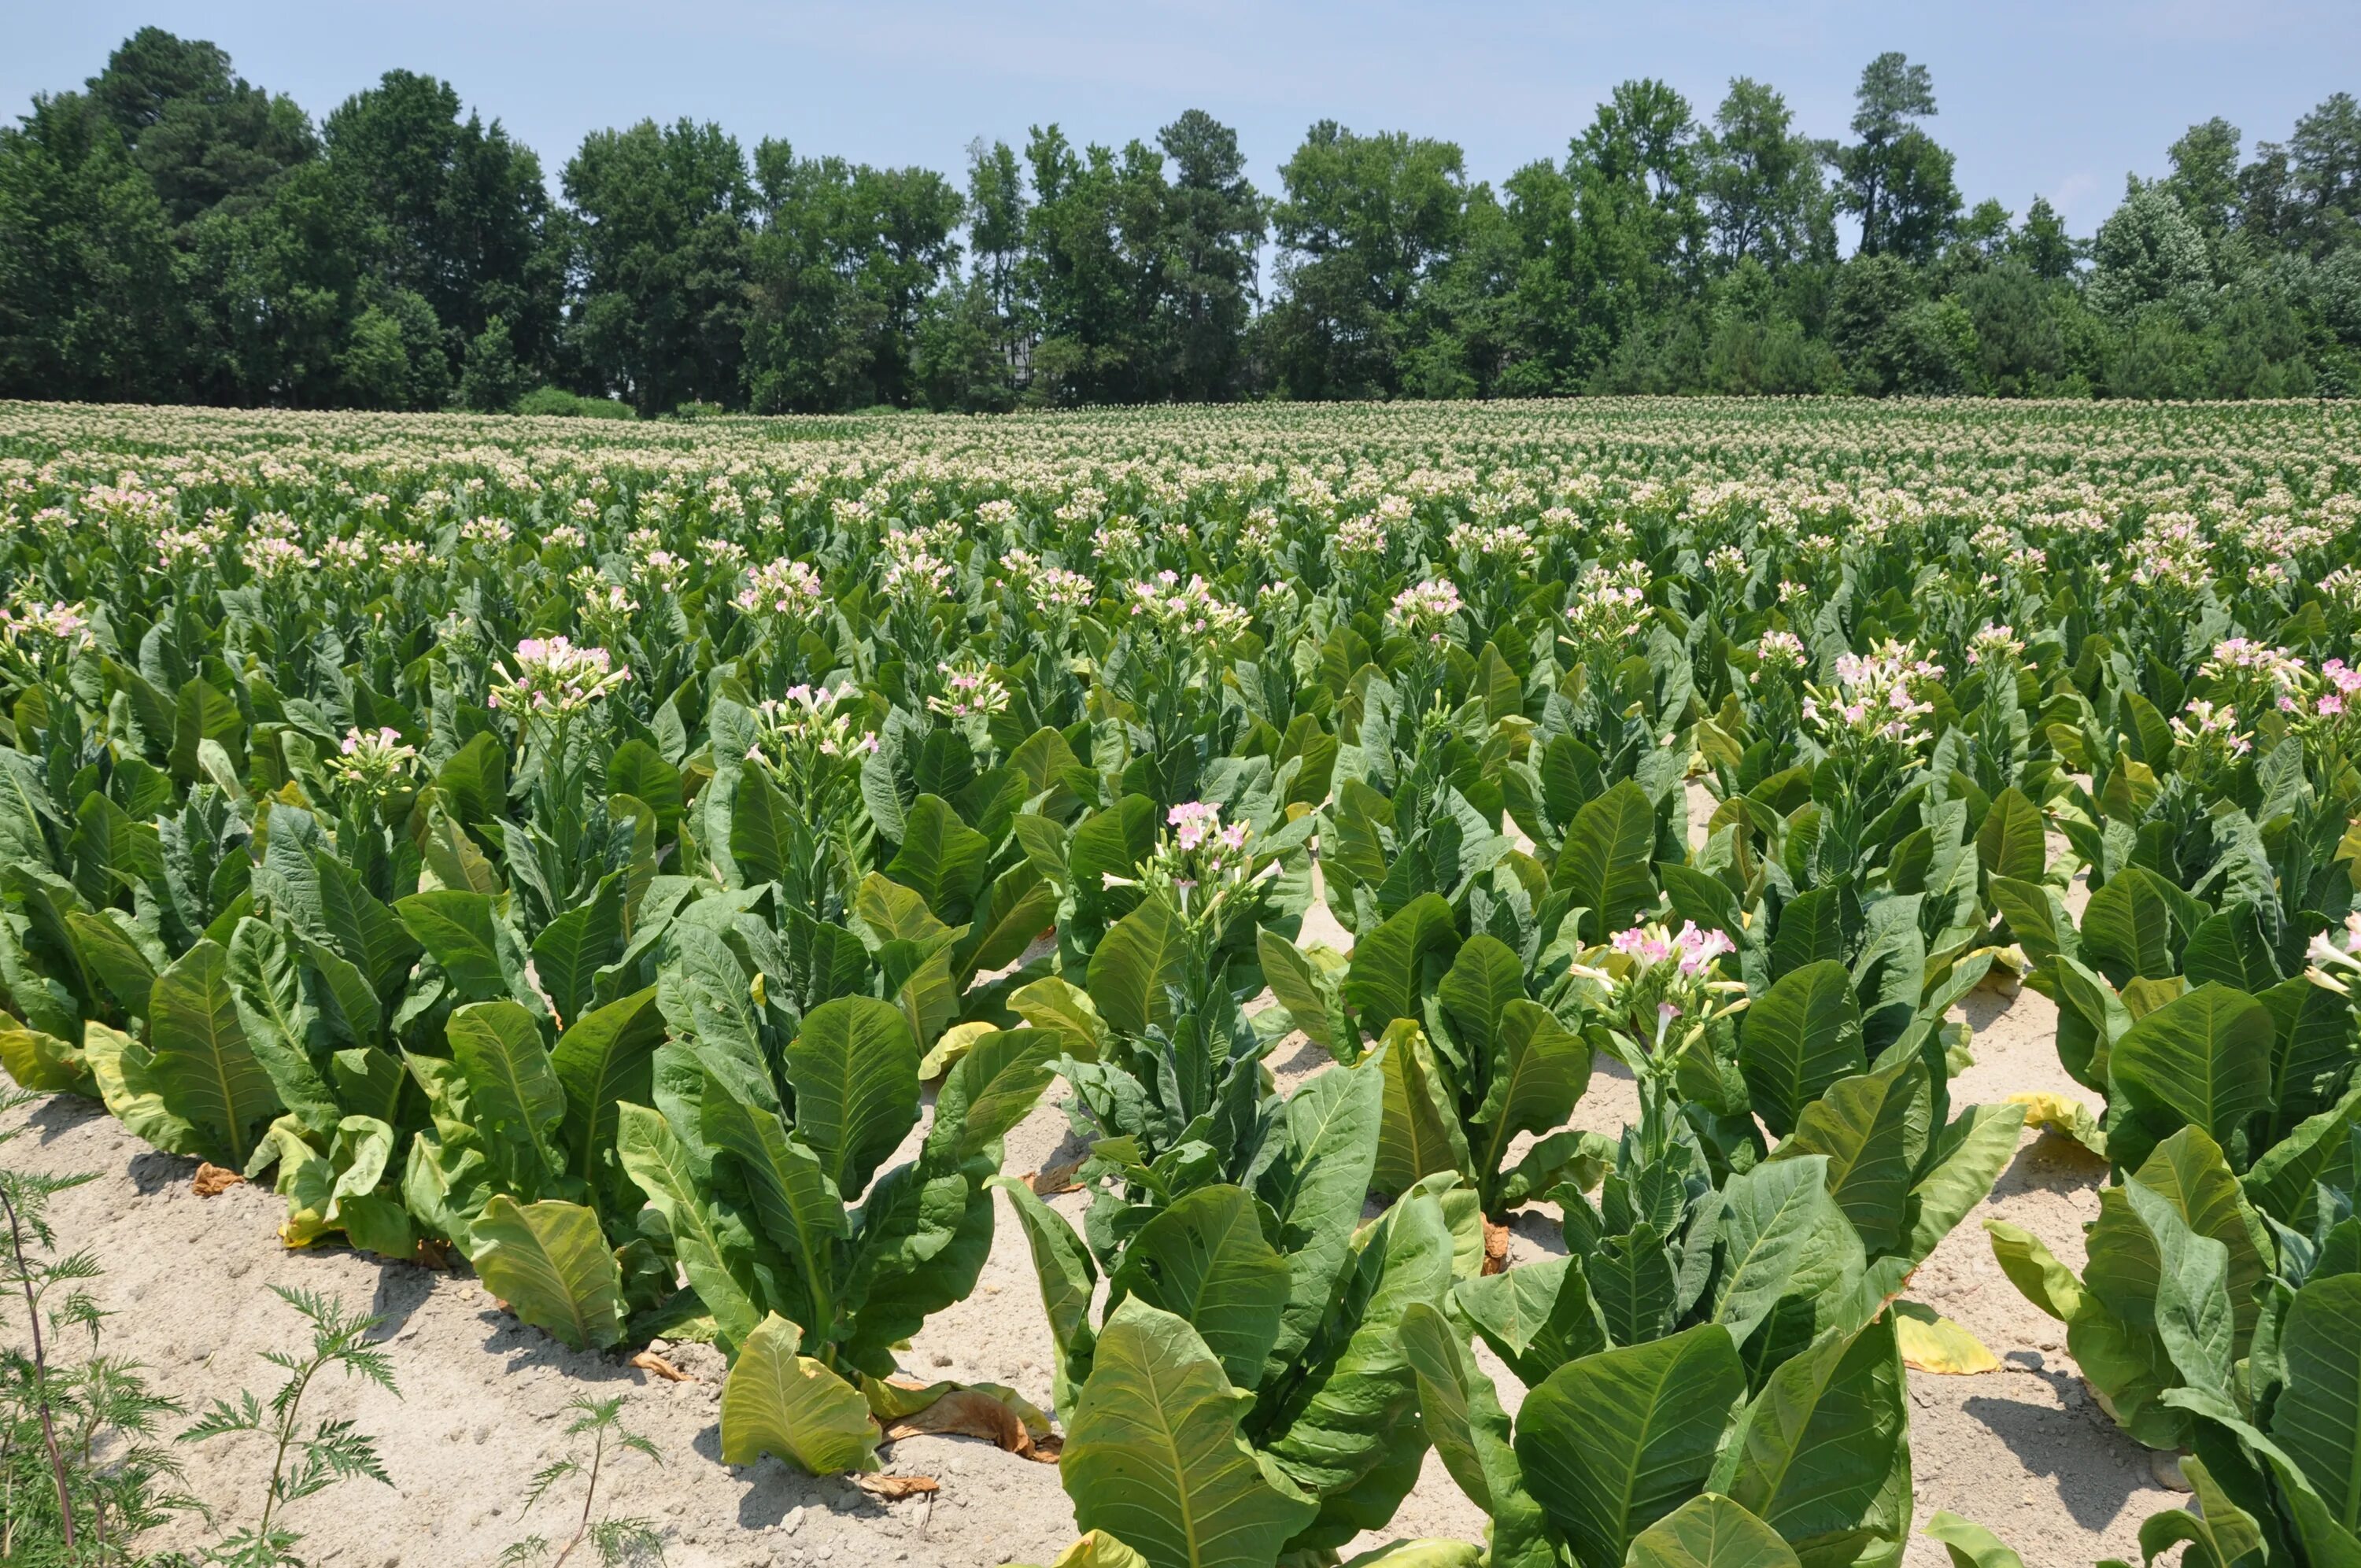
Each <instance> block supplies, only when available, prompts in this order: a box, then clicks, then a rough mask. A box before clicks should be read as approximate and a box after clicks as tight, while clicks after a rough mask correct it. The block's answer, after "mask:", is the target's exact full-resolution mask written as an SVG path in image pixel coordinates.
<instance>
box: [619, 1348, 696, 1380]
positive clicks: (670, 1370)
mask: <svg viewBox="0 0 2361 1568" xmlns="http://www.w3.org/2000/svg"><path fill="white" fill-rule="evenodd" d="M631 1365H634V1366H636V1367H638V1368H639V1369H640V1370H641V1371H642V1372H653V1373H654V1374H655V1375H656V1376H659V1377H661V1378H663V1379H664V1381H665V1382H667V1383H687V1382H692V1381H694V1379H692V1378H691V1377H690V1376H689V1375H688V1374H687V1373H686V1372H683V1371H682V1370H681V1369H680V1368H679V1367H677V1366H675V1365H673V1364H672V1363H671V1362H669V1361H666V1360H665V1359H664V1357H663V1356H661V1355H658V1354H656V1353H655V1352H654V1351H652V1350H643V1351H642V1352H640V1354H637V1355H635V1356H633V1357H631Z"/></svg>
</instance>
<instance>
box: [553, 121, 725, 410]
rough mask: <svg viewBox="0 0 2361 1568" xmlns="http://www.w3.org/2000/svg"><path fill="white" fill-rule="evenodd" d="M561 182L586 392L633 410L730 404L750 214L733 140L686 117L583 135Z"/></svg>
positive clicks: (574, 322) (575, 324)
mask: <svg viewBox="0 0 2361 1568" xmlns="http://www.w3.org/2000/svg"><path fill="white" fill-rule="evenodd" d="M564 183H565V190H566V200H567V201H568V202H570V203H573V205H574V209H575V211H576V213H577V215H578V217H579V225H578V230H577V232H578V234H579V236H580V239H579V243H580V247H581V248H580V258H581V259H580V264H579V265H580V269H581V283H580V289H581V292H580V295H579V297H578V301H577V304H576V307H575V311H574V315H573V320H572V323H571V326H572V331H573V333H574V334H575V336H576V339H577V352H578V353H579V355H580V356H581V363H582V366H583V370H584V374H585V376H586V378H587V379H588V382H589V383H590V386H591V387H592V389H596V390H598V391H601V392H609V393H613V394H615V395H618V396H620V397H622V398H623V399H625V400H627V401H629V402H631V403H632V404H633V405H635V406H636V407H637V408H639V409H640V410H641V411H642V412H654V411H660V410H665V409H670V408H673V407H675V405H677V404H679V403H682V402H685V401H688V400H692V399H698V400H708V401H714V402H734V401H736V400H738V398H739V397H740V395H741V378H740V366H741V361H742V359H743V356H744V346H745V335H746V320H747V303H746V287H745V285H746V249H747V242H748V239H749V236H750V224H749V220H750V218H751V217H752V214H753V211H754V193H753V190H752V186H751V185H750V184H749V183H748V181H747V178H746V159H745V154H744V153H743V152H742V151H741V149H740V148H739V146H738V142H737V139H736V138H735V137H731V136H730V135H729V134H728V133H727V132H725V131H723V130H722V128H721V127H720V126H717V125H712V124H709V123H708V124H706V125H698V124H697V123H695V122H694V121H691V120H687V119H682V120H679V121H676V122H675V123H674V124H673V125H671V126H662V127H659V126H657V125H656V123H655V122H654V121H653V120H642V121H641V122H640V123H639V124H638V125H636V126H632V127H631V128H630V129H629V130H621V131H617V130H605V131H593V132H592V133H591V134H590V135H589V136H588V137H584V138H583V142H582V147H581V149H580V150H579V151H577V153H576V154H575V155H574V157H573V158H572V159H570V160H569V161H568V162H567V163H566V173H565V179H564Z"/></svg>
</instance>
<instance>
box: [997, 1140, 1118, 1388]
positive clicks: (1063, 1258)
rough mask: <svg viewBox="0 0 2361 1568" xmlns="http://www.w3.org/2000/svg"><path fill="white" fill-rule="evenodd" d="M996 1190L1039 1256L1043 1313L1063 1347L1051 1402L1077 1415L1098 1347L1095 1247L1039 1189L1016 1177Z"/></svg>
mask: <svg viewBox="0 0 2361 1568" xmlns="http://www.w3.org/2000/svg"><path fill="white" fill-rule="evenodd" d="M992 1181H993V1185H994V1186H995V1187H997V1188H999V1189H1000V1190H1002V1191H1003V1192H1005V1193H1006V1194H1007V1195H1008V1201H1009V1202H1010V1203H1012V1204H1013V1205H1015V1207H1016V1223H1017V1224H1018V1226H1019V1227H1020V1228H1021V1229H1023V1231H1024V1232H1025V1241H1026V1245H1027V1248H1028V1249H1029V1250H1030V1251H1031V1253H1032V1255H1033V1275H1034V1277H1035V1279H1037V1280H1038V1282H1039V1283H1040V1287H1041V1310H1042V1313H1043V1315H1044V1316H1046V1317H1047V1318H1048V1319H1049V1339H1050V1343H1052V1344H1054V1345H1055V1346H1056V1347H1057V1351H1058V1361H1057V1365H1056V1366H1055V1367H1054V1368H1053V1369H1052V1377H1053V1382H1052V1388H1051V1393H1050V1402H1051V1403H1052V1404H1053V1405H1055V1406H1056V1408H1057V1409H1060V1410H1071V1409H1073V1408H1074V1397H1075V1396H1076V1395H1077V1394H1078V1393H1080V1392H1081V1390H1082V1384H1083V1382H1084V1380H1086V1379H1087V1378H1088V1377H1089V1376H1090V1375H1091V1360H1092V1356H1093V1352H1094V1351H1095V1350H1096V1348H1097V1345H1098V1335H1097V1332H1096V1331H1095V1330H1094V1329H1093V1327H1092V1326H1091V1298H1092V1295H1093V1291H1094V1290H1095V1289H1096V1288H1097V1286H1098V1277H1099V1271H1098V1266H1097V1265H1096V1264H1094V1263H1093V1262H1092V1261H1091V1252H1090V1248H1088V1247H1086V1246H1084V1245H1082V1237H1080V1236H1078V1235H1076V1234H1074V1228H1073V1227H1072V1226H1071V1225H1070V1224H1068V1223H1066V1222H1065V1220H1064V1219H1063V1218H1061V1217H1060V1215H1059V1214H1058V1212H1056V1211H1055V1210H1053V1209H1051V1208H1050V1207H1049V1205H1048V1204H1047V1203H1044V1202H1042V1201H1041V1200H1040V1198H1039V1197H1038V1196H1037V1195H1036V1194H1035V1192H1034V1190H1033V1189H1032V1188H1031V1187H1029V1186H1027V1185H1026V1183H1024V1182H1023V1181H1020V1180H1018V1179H1016V1178H1015V1177H1010V1176H995V1177H994V1178H993V1179H992Z"/></svg>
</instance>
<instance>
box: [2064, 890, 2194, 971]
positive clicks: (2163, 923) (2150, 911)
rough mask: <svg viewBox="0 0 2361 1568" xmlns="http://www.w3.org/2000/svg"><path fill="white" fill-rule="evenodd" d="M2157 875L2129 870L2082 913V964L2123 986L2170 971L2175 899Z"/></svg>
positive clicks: (2095, 897) (2099, 894)
mask: <svg viewBox="0 0 2361 1568" xmlns="http://www.w3.org/2000/svg"><path fill="white" fill-rule="evenodd" d="M2177 891H2178V890H2177V889H2168V888H2167V887H2165V886H2164V885H2163V884H2162V883H2160V881H2159V880H2158V877H2157V876H2156V874H2155V873H2154V872H2149V871H2148V870H2147V869H2146V868H2145V867H2141V866H2125V868H2124V869H2123V870H2122V871H2120V872H2116V873H2115V874H2114V876H2111V877H2109V878H2108V879H2107V884H2106V886H2104V887H2103V888H2101V889H2099V891H2098V892H2096V893H2094V894H2092V895H2091V902H2090V903H2089V905H2086V906H2085V907H2084V908H2083V910H2082V932H2081V959H2082V961H2083V962H2085V963H2087V964H2089V965H2090V966H2091V967H2092V969H2095V970H2098V971H2099V972H2100V973H2101V974H2103V975H2105V976H2106V977H2107V980H2108V982H2109V983H2111V984H2113V985H2115V986H2117V987H2121V986H2122V985H2123V984H2124V983H2125V981H2129V980H2131V979H2132V978H2133V977H2134V976H2136V975H2145V976H2147V978H2149V979H2151V980H2155V979H2160V978H2161V977H2163V976H2165V975H2169V974H2170V973H2171V972H2172V953H2173V948H2172V935H2173V923H2172V910H2173V900H2172V894H2174V893H2175V892H2177Z"/></svg>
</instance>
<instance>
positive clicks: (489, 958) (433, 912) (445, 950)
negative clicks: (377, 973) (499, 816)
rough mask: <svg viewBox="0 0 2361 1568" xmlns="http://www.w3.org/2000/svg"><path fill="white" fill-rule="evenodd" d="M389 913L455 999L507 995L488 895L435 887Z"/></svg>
mask: <svg viewBox="0 0 2361 1568" xmlns="http://www.w3.org/2000/svg"><path fill="white" fill-rule="evenodd" d="M393 912H394V914H395V915H396V916H399V917H400V918H401V923H402V925H403V926H404V927H407V928H408V930H409V932H410V934H411V936H412V937H413V938H417V940H418V944H419V945H420V946H421V947H423V948H425V949H426V950H427V951H428V952H430V953H432V954H434V961H435V962H436V963H438V964H441V965H442V966H443V972H444V973H445V974H446V975H448V976H449V977H450V979H451V985H452V988H453V990H454V991H456V992H457V993H458V994H459V995H460V996H462V997H464V998H466V999H467V1000H469V1001H476V1002H481V1001H488V1000H489V999H490V998H492V997H495V996H504V995H506V994H507V993H508V989H509V982H508V974H507V972H506V971H505V970H502V969H501V967H500V948H499V946H498V942H497V938H494V936H493V935H492V922H493V921H494V920H495V919H496V918H497V916H495V915H494V914H493V913H492V901H491V900H490V899H489V897H487V896H485V895H484V894H480V893H477V892H474V891H472V890H470V889H467V888H458V887H444V888H436V889H434V891H432V892H429V893H413V894H411V895H410V896H409V897H408V898H404V899H401V900H398V901H397V902H396V903H395V905H394V906H393ZM351 956H352V955H351V954H349V953H347V954H346V957H347V958H350V957H351ZM354 961H355V962H356V963H357V962H359V961H360V960H358V959H354Z"/></svg>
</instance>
